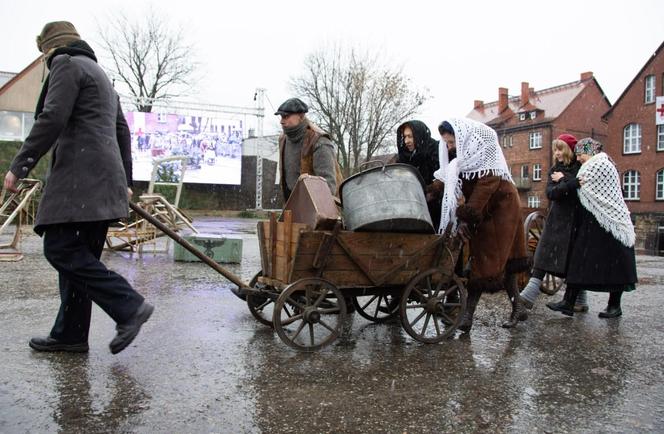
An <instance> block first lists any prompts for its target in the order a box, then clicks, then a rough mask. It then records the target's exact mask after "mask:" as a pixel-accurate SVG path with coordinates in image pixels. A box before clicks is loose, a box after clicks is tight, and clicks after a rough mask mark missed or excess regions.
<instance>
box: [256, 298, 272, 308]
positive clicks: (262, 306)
mask: <svg viewBox="0 0 664 434" xmlns="http://www.w3.org/2000/svg"><path fill="white" fill-rule="evenodd" d="M270 303H272V300H270V299H269V298H266V299H265V301H264V302H263V303H261V304H259V305H258V306H254V309H255V310H260V311H262V310H263V309H265V306H267V305H268V304H270Z"/></svg>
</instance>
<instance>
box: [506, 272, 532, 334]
mask: <svg viewBox="0 0 664 434" xmlns="http://www.w3.org/2000/svg"><path fill="white" fill-rule="evenodd" d="M517 285H518V283H517V275H516V274H514V273H509V274H506V275H505V290H506V291H507V295H508V296H509V298H510V300H511V301H512V313H511V314H510V319H509V320H508V321H506V322H504V323H503V327H505V328H512V327H515V326H516V325H517V324H518V323H519V321H525V320H527V319H528V312H527V311H526V309H525V306H524V303H523V302H522V301H521V299H520V297H519V288H518V286H517Z"/></svg>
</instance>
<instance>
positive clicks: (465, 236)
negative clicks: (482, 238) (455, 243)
mask: <svg viewBox="0 0 664 434" xmlns="http://www.w3.org/2000/svg"><path fill="white" fill-rule="evenodd" d="M457 233H458V234H459V236H460V237H461V239H462V240H463V241H464V242H468V241H470V239H471V238H472V236H473V234H472V231H471V230H470V226H468V223H466V222H461V223H459V226H457Z"/></svg>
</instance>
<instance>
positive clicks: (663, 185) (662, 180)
mask: <svg viewBox="0 0 664 434" xmlns="http://www.w3.org/2000/svg"><path fill="white" fill-rule="evenodd" d="M655 200H664V169H660V170H659V171H657V173H656V174H655Z"/></svg>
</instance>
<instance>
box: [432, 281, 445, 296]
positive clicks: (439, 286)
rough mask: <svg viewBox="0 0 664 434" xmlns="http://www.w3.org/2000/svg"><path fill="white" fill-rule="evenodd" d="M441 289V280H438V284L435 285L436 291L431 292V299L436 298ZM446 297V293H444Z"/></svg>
mask: <svg viewBox="0 0 664 434" xmlns="http://www.w3.org/2000/svg"><path fill="white" fill-rule="evenodd" d="M442 287H443V279H440V282H438V285H436V290H435V291H434V292H433V297H438V294H440V290H441V288H442ZM445 295H447V293H445Z"/></svg>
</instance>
